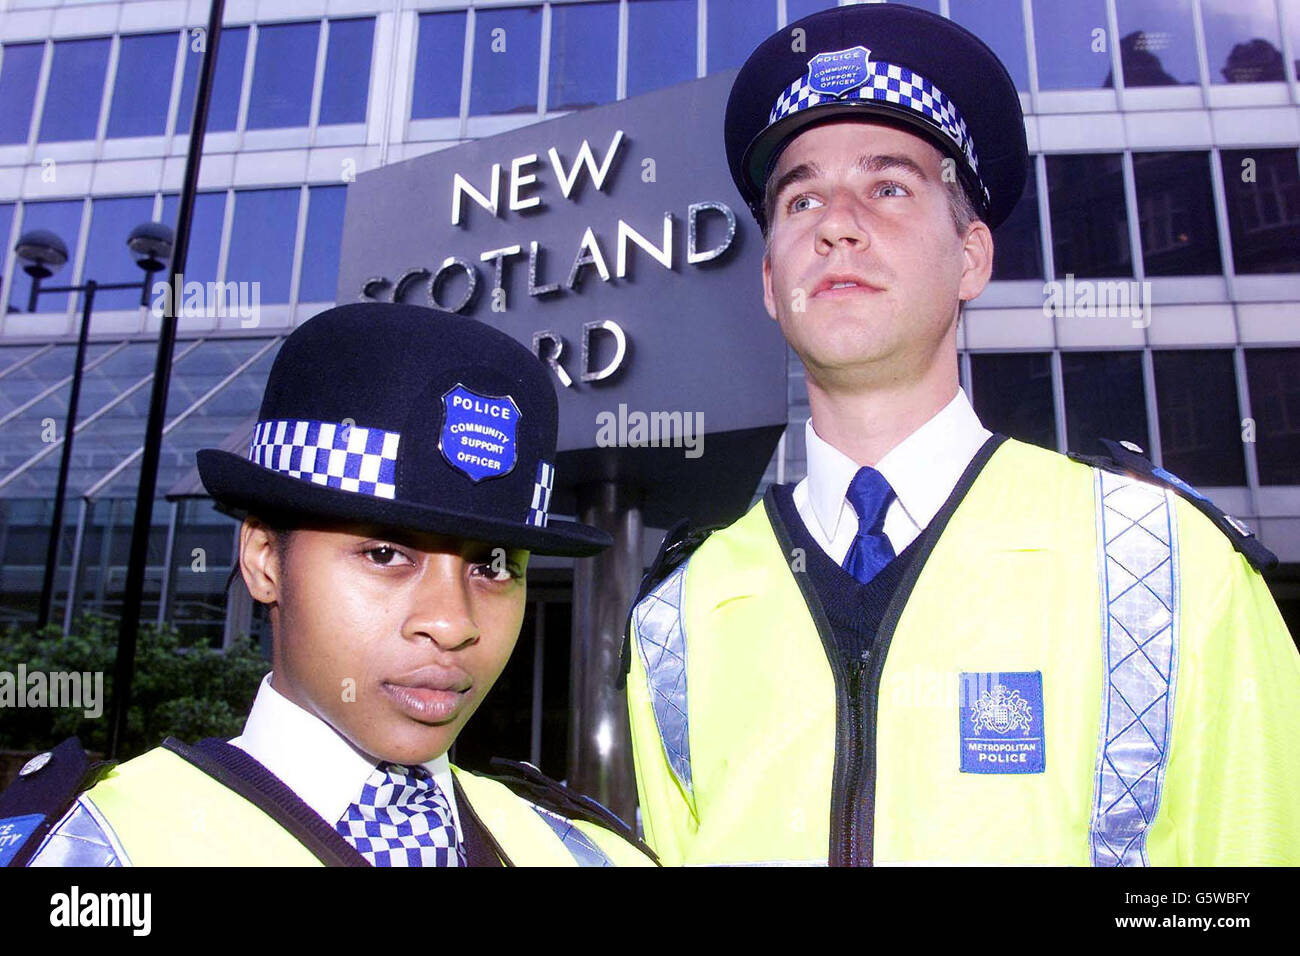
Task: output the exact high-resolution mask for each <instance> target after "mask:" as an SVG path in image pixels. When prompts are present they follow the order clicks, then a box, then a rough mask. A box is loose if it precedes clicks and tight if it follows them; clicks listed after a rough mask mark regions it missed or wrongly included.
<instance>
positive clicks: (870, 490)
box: [842, 468, 894, 584]
mask: <svg viewBox="0 0 1300 956" xmlns="http://www.w3.org/2000/svg"><path fill="white" fill-rule="evenodd" d="M845 497H847V498H848V500H849V504H851V505H852V506H853V510H854V511H856V512H857V513H858V534H857V537H855V538H854V539H853V544H852V546H850V548H849V553H848V554H846V555H845V556H844V564H843V565H842V567H843V568H844V570H845V571H847V572H849V574H851V575H853V576H854V577H855V578H857V579H858V582H859V583H861V584H866V583H867V582H868V581H870V580H871V579H872V578H874V577H875V576H876V574H877V573H878V572H879V571H880V569H881V568H883V567H884V566H885V565H887V564H888V563H889V562H890V561H892V560H894V546H893V545H892V544H890V543H889V538H888V537H886V536H885V512H887V511H888V510H889V503H890V502H891V501H893V500H894V489H893V488H891V487H889V482H888V481H886V480H885V476H884V475H882V474H881V473H880V472H878V471H876V469H874V468H859V469H858V473H857V474H856V475H854V476H853V480H852V481H851V482H849V490H848V494H847V495H846V496H845Z"/></svg>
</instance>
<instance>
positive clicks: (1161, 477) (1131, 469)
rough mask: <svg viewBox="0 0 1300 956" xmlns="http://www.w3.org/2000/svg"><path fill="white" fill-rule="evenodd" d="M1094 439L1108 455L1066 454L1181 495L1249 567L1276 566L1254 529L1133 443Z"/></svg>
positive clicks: (1086, 463)
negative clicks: (1218, 531)
mask: <svg viewBox="0 0 1300 956" xmlns="http://www.w3.org/2000/svg"><path fill="white" fill-rule="evenodd" d="M1098 440H1099V441H1100V442H1101V444H1102V445H1103V446H1104V447H1105V449H1106V450H1107V451H1108V452H1110V454H1109V455H1079V454H1075V453H1074V452H1070V457H1071V458H1072V459H1074V460H1075V461H1078V462H1082V463H1083V464H1085V465H1092V466H1093V467H1095V468H1101V469H1102V470H1103V471H1110V472H1114V473H1115V474H1120V475H1129V476H1131V477H1134V478H1138V479H1140V480H1142V481H1146V482H1150V483H1152V484H1156V485H1161V486H1163V487H1165V488H1169V489H1171V490H1173V491H1175V492H1177V493H1178V494H1179V495H1180V496H1181V497H1183V498H1185V499H1187V501H1189V502H1191V503H1192V505H1193V506H1194V507H1195V508H1196V510H1197V511H1199V512H1201V514H1203V515H1205V517H1207V518H1209V519H1210V520H1211V521H1212V522H1214V525H1215V527H1217V528H1218V529H1219V530H1220V531H1222V532H1223V533H1224V534H1225V535H1227V537H1228V540H1229V541H1231V542H1232V546H1233V547H1234V548H1236V549H1237V551H1238V552H1240V553H1241V555H1242V557H1244V558H1245V559H1246V560H1247V561H1248V562H1250V566H1251V567H1252V568H1254V569H1255V570H1256V571H1271V570H1272V569H1273V568H1275V567H1277V555H1275V554H1274V553H1273V552H1272V551H1270V550H1269V549H1268V548H1266V547H1264V545H1262V544H1260V542H1259V539H1258V538H1256V537H1255V532H1254V531H1252V530H1251V529H1250V528H1248V527H1246V525H1245V524H1243V523H1242V522H1240V521H1238V520H1237V519H1236V518H1234V517H1232V515H1230V514H1228V513H1227V512H1225V511H1223V510H1222V509H1221V508H1219V507H1218V506H1217V505H1215V503H1214V502H1213V501H1211V500H1210V499H1209V498H1207V497H1205V495H1203V494H1201V493H1200V492H1199V491H1197V490H1196V489H1195V488H1193V487H1192V486H1191V485H1189V484H1188V483H1187V482H1185V481H1183V479H1181V478H1179V477H1178V476H1177V475H1174V474H1171V473H1170V472H1168V471H1165V469H1163V468H1160V467H1158V466H1157V465H1156V464H1155V463H1154V462H1152V461H1151V460H1150V459H1149V458H1147V457H1146V455H1144V454H1143V453H1142V450H1141V449H1140V448H1138V447H1137V446H1136V445H1133V444H1131V443H1127V442H1117V441H1111V440H1110V439H1109V438H1101V439H1098Z"/></svg>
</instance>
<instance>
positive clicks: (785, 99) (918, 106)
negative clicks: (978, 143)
mask: <svg viewBox="0 0 1300 956" xmlns="http://www.w3.org/2000/svg"><path fill="white" fill-rule="evenodd" d="M866 71H867V79H866V81H865V82H864V83H863V84H862V85H861V86H858V87H855V88H854V89H851V90H846V91H845V92H844V93H841V94H840V95H839V96H833V95H827V94H824V93H816V92H814V91H813V86H812V81H811V79H810V77H809V75H808V74H807V73H805V74H804V75H803V76H801V77H799V79H797V80H795V81H794V82H793V83H791V84H790V85H789V86H787V87H786V88H785V91H784V92H783V93H782V94H781V95H780V96H779V97H777V100H776V105H775V106H773V107H772V112H771V113H770V114H769V116H768V120H767V122H768V125H769V126H770V125H772V124H773V123H775V122H776V121H777V120H780V119H784V118H785V117H787V116H790V115H792V114H794V113H798V112H800V111H801V110H806V109H808V108H810V107H813V106H817V105H819V104H822V103H835V102H841V101H846V100H852V99H859V100H884V101H885V102H888V103H896V104H898V105H899V106H905V107H907V108H908V109H910V110H913V111H914V112H917V113H919V114H921V115H922V116H924V117H925V118H926V119H927V120H929V121H930V123H931V125H933V126H934V127H935V128H936V129H938V130H939V131H940V132H942V133H944V134H945V135H946V136H947V137H948V138H949V139H951V140H952V141H953V142H954V143H956V144H957V148H958V149H960V150H961V151H962V154H963V155H964V156H965V157H966V162H967V163H968V164H969V166H970V171H971V172H972V173H974V174H975V178H976V180H978V179H979V168H980V164H979V157H978V155H977V154H976V152H975V142H974V141H973V140H972V139H971V136H970V133H969V131H968V130H967V129H966V121H965V120H964V119H963V118H962V115H961V113H960V111H958V109H957V107H956V106H955V105H954V104H953V102H952V100H950V99H948V97H947V96H946V95H944V93H943V91H942V90H940V89H939V88H938V87H937V86H935V85H934V84H933V83H931V82H930V81H929V80H927V79H926V78H925V77H923V76H920V75H919V74H916V73H913V72H912V71H911V70H909V69H908V68H907V67H905V66H897V65H896V64H893V63H881V62H877V61H874V60H869V61H868V62H867V64H866ZM980 188H981V189H982V190H983V191H984V198H985V201H987V200H988V189H987V188H986V187H985V186H984V185H983V183H981V184H980Z"/></svg>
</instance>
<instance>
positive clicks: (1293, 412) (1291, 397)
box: [1246, 349, 1300, 485]
mask: <svg viewBox="0 0 1300 956" xmlns="http://www.w3.org/2000/svg"><path fill="white" fill-rule="evenodd" d="M1246 380H1247V381H1248V382H1249V383H1250V412H1251V414H1252V415H1253V416H1254V418H1255V460H1256V461H1257V462H1258V463H1259V483H1260V484H1261V485H1300V349H1247V350H1246Z"/></svg>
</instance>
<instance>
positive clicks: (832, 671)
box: [628, 440, 1300, 865]
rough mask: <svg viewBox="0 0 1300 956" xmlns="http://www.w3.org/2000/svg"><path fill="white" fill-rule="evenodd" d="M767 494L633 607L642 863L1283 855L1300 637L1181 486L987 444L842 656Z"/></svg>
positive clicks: (1256, 859)
mask: <svg viewBox="0 0 1300 956" xmlns="http://www.w3.org/2000/svg"><path fill="white" fill-rule="evenodd" d="M982 454H984V453H982ZM980 459H981V456H977V463H978V462H979V461H980ZM973 467H974V466H973ZM969 475H970V472H968V476H967V479H969ZM960 487H961V486H960V485H959V489H960ZM771 499H772V496H771V494H770V493H769V496H768V500H766V501H764V502H760V503H759V504H758V505H756V506H755V507H754V508H753V509H751V510H750V512H749V513H748V514H747V515H745V516H744V517H743V518H741V519H740V520H739V521H737V522H736V523H735V524H733V525H731V526H730V527H729V528H726V529H724V530H721V531H718V532H715V533H714V534H713V535H712V536H711V537H709V538H708V539H707V540H706V541H705V542H704V543H703V544H702V545H701V546H700V547H699V548H698V550H696V551H695V552H694V554H693V555H692V556H691V557H690V558H689V560H688V561H686V562H685V563H684V564H679V565H677V566H676V567H675V568H673V569H672V570H671V572H670V573H668V574H667V576H666V577H664V578H663V580H662V581H660V582H659V583H658V584H657V585H656V586H655V587H654V588H653V590H652V591H651V592H650V593H649V594H648V596H647V597H645V598H644V599H643V600H642V601H640V602H639V603H638V605H637V606H636V608H634V610H633V613H632V616H631V623H630V631H631V633H630V636H629V639H630V641H631V648H630V654H629V656H630V665H631V666H630V672H629V676H628V707H629V712H630V715H631V726H632V737H633V748H634V754H635V761H636V771H637V782H638V789H639V794H640V800H641V814H642V821H643V824H644V826H645V831H646V839H647V841H648V842H649V843H650V844H651V846H652V847H653V848H654V849H655V851H656V852H657V853H658V854H659V855H660V858H661V860H662V861H663V862H664V863H665V864H667V865H672V864H681V863H685V864H747V863H750V864H752V863H806V864H823V865H824V864H826V863H827V862H828V861H829V862H831V863H855V864H862V863H874V864H918V863H919V864H1067V865H1118V864H1123V865H1143V864H1156V865H1162V864H1163V865H1168V864H1194V865H1206V864H1281V863H1288V864H1292V865H1294V864H1297V863H1300V748H1298V747H1296V746H1295V745H1294V736H1295V730H1296V728H1297V727H1300V654H1297V651H1296V647H1295V645H1294V644H1293V642H1292V640H1291V638H1290V636H1289V635H1288V633H1287V630H1286V626H1285V625H1284V623H1283V621H1282V619H1281V616H1280V614H1279V612H1278V610H1277V606H1276V604H1275V603H1274V601H1273V600H1272V596H1271V595H1270V594H1269V591H1268V589H1267V587H1266V585H1265V583H1264V581H1263V579H1262V578H1261V577H1260V575H1259V574H1258V573H1256V572H1255V571H1254V569H1253V568H1252V567H1251V566H1250V565H1249V564H1248V563H1247V561H1246V560H1245V559H1244V558H1243V557H1242V556H1241V554H1239V553H1237V551H1236V550H1234V548H1233V547H1232V544H1231V542H1230V541H1229V540H1228V538H1227V537H1225V535H1224V534H1223V533H1222V532H1220V530H1219V529H1218V528H1216V527H1215V525H1214V524H1213V523H1212V522H1211V521H1210V520H1209V519H1207V518H1206V516H1205V515H1203V514H1202V513H1201V512H1200V511H1198V510H1197V509H1196V508H1195V507H1194V506H1193V505H1192V504H1190V503H1189V502H1188V501H1187V500H1185V499H1184V498H1183V497H1181V496H1180V495H1177V494H1175V493H1173V492H1172V491H1170V490H1169V489H1168V488H1166V487H1162V486H1158V485H1156V484H1152V483H1146V482H1144V481H1139V480H1137V479H1135V478H1132V477H1128V476H1126V475H1121V474H1114V473H1111V472H1109V471H1103V470H1100V469H1098V468H1094V467H1090V466H1089V465H1086V464H1081V463H1078V462H1075V461H1072V460H1070V459H1068V458H1066V457H1065V456H1062V455H1058V454H1055V453H1052V452H1047V451H1043V450H1041V449H1038V448H1035V447H1033V446H1030V445H1026V444H1022V443H1020V442H1017V441H1013V440H1007V441H1005V442H1003V443H1002V444H1001V445H999V446H997V447H996V450H994V451H993V452H992V454H991V457H988V458H987V461H985V462H984V463H983V467H982V468H980V469H979V470H978V473H977V474H976V476H975V477H974V479H973V481H970V482H969V487H968V490H966V493H965V495H964V497H960V499H959V503H957V504H956V507H955V509H953V508H951V507H950V506H946V507H945V509H944V510H943V511H941V512H940V514H939V515H938V516H936V518H935V522H932V529H927V530H928V531H929V532H930V533H931V535H932V540H933V547H932V550H929V551H928V553H926V551H925V549H922V552H921V553H920V554H918V557H917V559H916V561H915V562H914V563H913V565H912V567H911V569H910V570H909V573H908V575H907V576H905V578H904V580H903V583H902V584H901V585H900V587H899V589H898V591H897V592H896V594H895V596H894V599H893V603H892V604H891V606H890V609H889V611H888V612H887V613H886V615H885V619H884V622H883V623H882V625H881V629H880V632H879V633H878V634H877V637H876V642H875V646H874V648H873V650H872V652H871V655H872V656H871V657H870V658H869V660H868V661H867V662H866V663H865V664H863V665H862V666H861V669H860V670H859V672H858V673H853V672H852V671H853V670H857V668H847V667H845V666H844V665H843V664H841V662H840V661H839V659H838V656H837V650H836V644H835V639H834V636H833V635H832V634H829V633H825V629H821V630H819V625H818V618H819V617H820V618H821V620H823V621H824V620H825V618H824V616H823V615H821V613H820V602H819V601H818V600H817V597H816V594H815V592H814V591H813V589H812V588H811V586H810V582H808V581H806V580H805V581H803V582H802V583H801V581H800V575H801V574H803V575H805V576H806V573H807V572H806V570H803V569H801V567H800V563H799V561H798V557H799V556H798V555H795V554H792V553H790V537H789V535H788V534H786V533H785V530H784V526H783V525H782V524H781V519H780V516H779V514H778V513H777V511H776V509H775V507H774V506H773V504H772V500H771ZM957 499H958V496H957V495H955V496H954V499H953V500H957ZM950 505H951V502H950ZM936 535H937V537H936ZM891 622H895V623H892V625H891Z"/></svg>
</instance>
